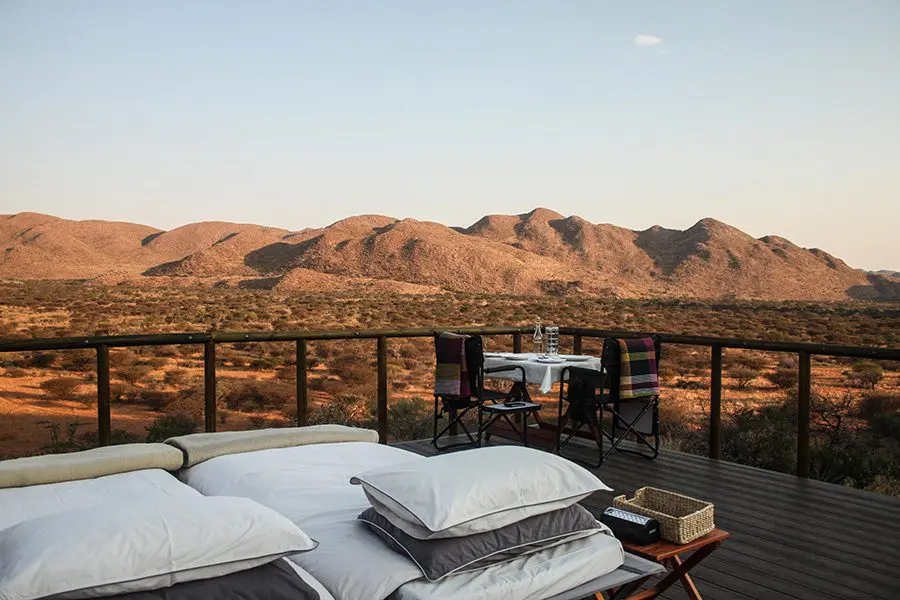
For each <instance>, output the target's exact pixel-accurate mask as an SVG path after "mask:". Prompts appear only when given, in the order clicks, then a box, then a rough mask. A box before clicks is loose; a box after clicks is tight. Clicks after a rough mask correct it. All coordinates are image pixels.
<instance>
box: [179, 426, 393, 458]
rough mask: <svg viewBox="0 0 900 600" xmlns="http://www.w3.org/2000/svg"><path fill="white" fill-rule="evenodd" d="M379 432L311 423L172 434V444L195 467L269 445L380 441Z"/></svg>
mask: <svg viewBox="0 0 900 600" xmlns="http://www.w3.org/2000/svg"><path fill="white" fill-rule="evenodd" d="M377 441H378V432H377V431H373V430H371V429H360V428H358V427H347V426H345V425H311V426H309V427H284V428H279V429H254V430H252V431H222V432H219V433H192V434H190V435H182V436H179V437H174V438H169V439H167V440H166V443H167V444H171V445H172V446H175V447H176V448H179V449H180V450H182V451H183V452H184V467H185V468H187V467H193V466H194V465H196V464H199V463H202V462H203V461H205V460H209V459H210V458H215V457H217V456H223V455H225V454H240V453H242V452H255V451H256V450H267V449H269V448H288V447H291V446H306V445H309V444H328V443H333V442H373V443H374V442H377Z"/></svg>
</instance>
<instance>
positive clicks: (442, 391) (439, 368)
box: [434, 332, 472, 398]
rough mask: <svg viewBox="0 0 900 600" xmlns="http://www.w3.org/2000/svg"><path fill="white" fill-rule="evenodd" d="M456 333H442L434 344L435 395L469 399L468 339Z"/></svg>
mask: <svg viewBox="0 0 900 600" xmlns="http://www.w3.org/2000/svg"><path fill="white" fill-rule="evenodd" d="M468 337H469V336H466V335H458V334H455V333H448V332H445V333H442V334H440V335H439V336H438V337H437V339H435V342H434V351H435V355H436V357H437V365H436V367H435V370H434V395H435V396H442V397H443V396H457V397H460V398H468V397H470V396H471V395H472V392H471V390H470V389H469V373H468V371H467V370H466V338H468Z"/></svg>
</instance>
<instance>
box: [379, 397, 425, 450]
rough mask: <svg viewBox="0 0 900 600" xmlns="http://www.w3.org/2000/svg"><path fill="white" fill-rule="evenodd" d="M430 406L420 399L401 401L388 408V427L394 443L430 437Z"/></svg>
mask: <svg viewBox="0 0 900 600" xmlns="http://www.w3.org/2000/svg"><path fill="white" fill-rule="evenodd" d="M431 409H432V406H431V404H430V403H428V402H426V401H425V400H423V399H422V398H418V397H416V398H412V399H409V400H406V399H401V400H398V401H397V402H394V403H393V404H391V405H390V406H388V427H389V429H390V432H391V437H393V438H394V440H396V441H406V440H420V439H424V438H429V437H431V435H432V433H433V431H432V410H431Z"/></svg>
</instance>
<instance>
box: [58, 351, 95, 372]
mask: <svg viewBox="0 0 900 600" xmlns="http://www.w3.org/2000/svg"><path fill="white" fill-rule="evenodd" d="M95 364H96V359H95V358H94V356H93V355H92V354H91V353H89V352H80V351H75V352H72V353H69V354H68V355H67V356H66V357H65V359H64V360H63V362H62V365H61V366H62V368H64V369H68V370H69V371H79V372H83V371H93V370H94V365H95Z"/></svg>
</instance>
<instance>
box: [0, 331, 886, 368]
mask: <svg viewBox="0 0 900 600" xmlns="http://www.w3.org/2000/svg"><path fill="white" fill-rule="evenodd" d="M442 331H452V332H455V333H474V334H481V335H509V334H515V333H529V332H531V331H532V326H512V327H478V326H472V327H417V328H407V329H322V330H302V331H246V332H243V331H222V332H202V331H198V332H184V333H155V334H139V335H110V336H82V337H68V338H32V339H25V340H16V339H14V340H5V341H0V352H39V351H42V350H77V349H79V348H82V349H93V348H97V347H99V346H106V347H108V348H125V347H131V346H170V345H182V344H205V343H206V342H214V343H216V344H228V343H242V342H296V341H299V340H307V341H314V340H350V339H377V338H380V337H385V338H414V337H431V336H434V335H436V334H438V333H440V332H442ZM559 332H560V334H562V335H579V336H582V337H595V338H603V337H639V336H645V335H659V336H660V337H661V338H662V341H663V342H665V343H669V344H684V345H691V346H707V347H710V348H712V347H717V346H718V347H721V348H737V349H745V350H760V351H767V352H790V353H799V352H807V353H809V354H812V355H821V356H841V357H850V358H871V359H876V360H900V348H890V347H882V346H848V345H845V344H819V343H815V342H786V341H782V340H759V339H748V338H730V337H714V336H697V335H685V334H680V333H658V332H648V331H622V330H615V329H594V328H589V327H560V328H559Z"/></svg>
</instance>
